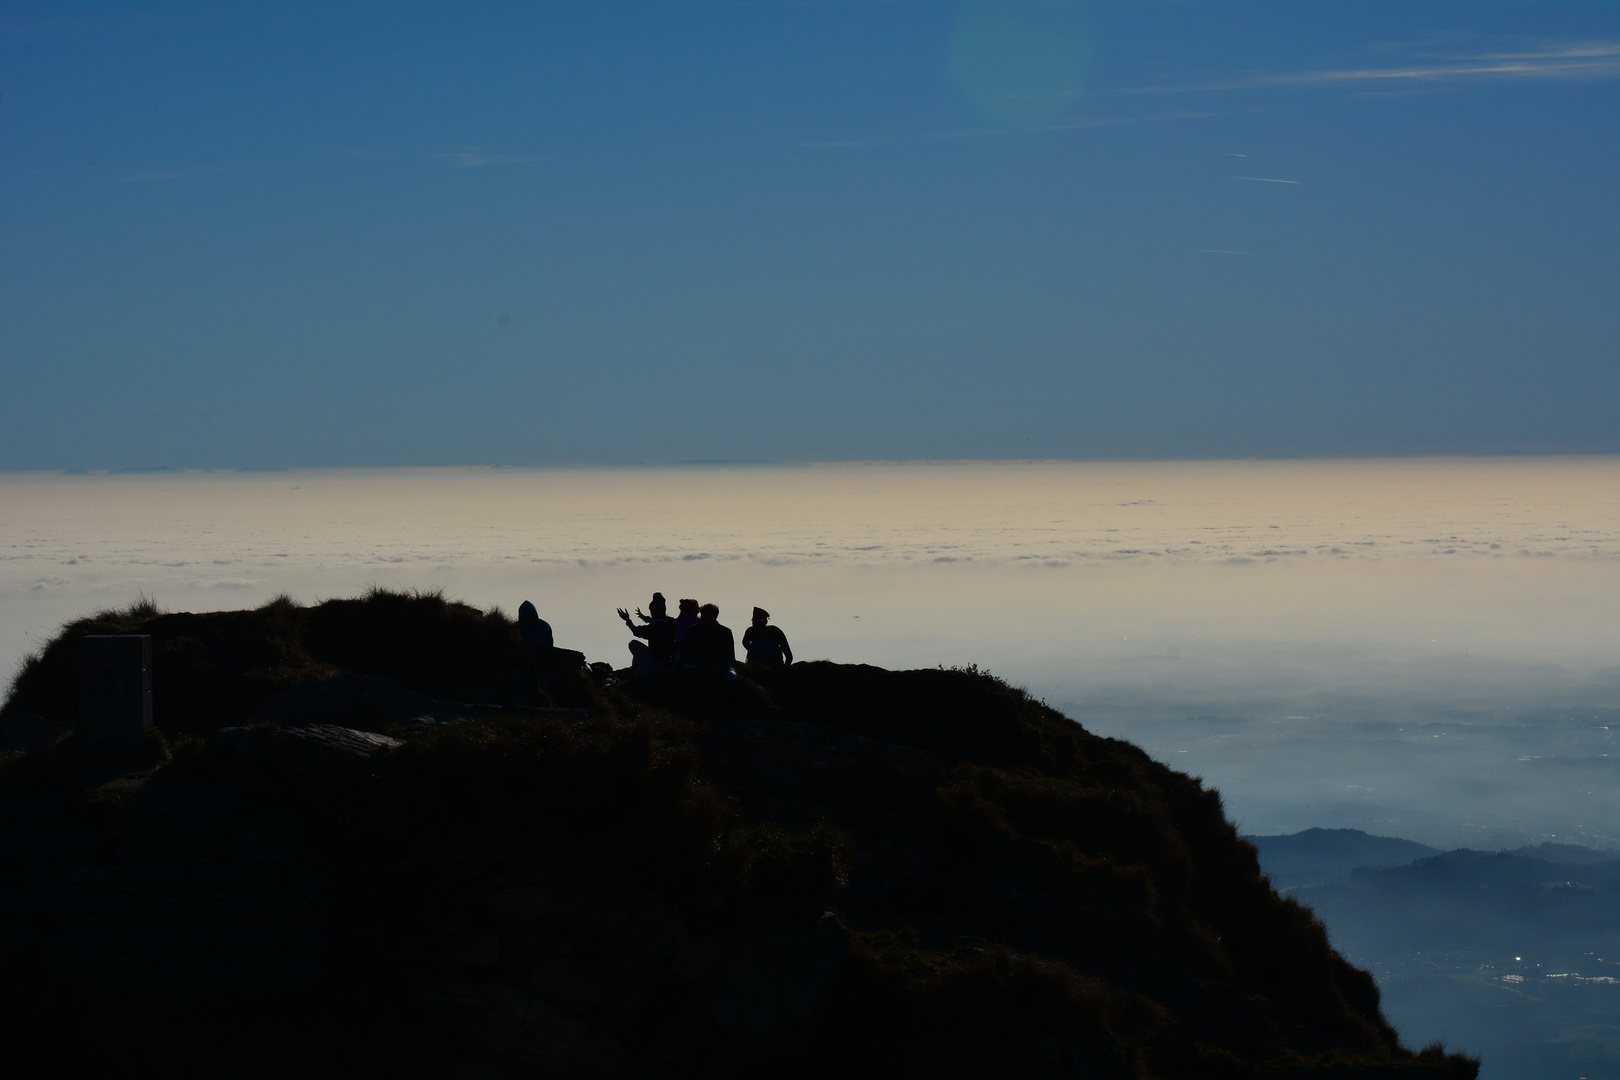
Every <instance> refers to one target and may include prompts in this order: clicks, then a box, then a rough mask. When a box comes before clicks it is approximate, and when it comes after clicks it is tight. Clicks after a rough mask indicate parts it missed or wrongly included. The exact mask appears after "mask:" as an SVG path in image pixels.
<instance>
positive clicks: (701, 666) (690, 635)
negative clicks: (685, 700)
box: [618, 593, 793, 679]
mask: <svg viewBox="0 0 1620 1080" xmlns="http://www.w3.org/2000/svg"><path fill="white" fill-rule="evenodd" d="M618 610H619V618H621V619H623V620H624V625H625V626H627V627H629V628H630V632H631V633H632V634H634V635H635V636H636V640H635V641H632V642H630V673H631V674H632V675H634V676H635V677H636V678H638V679H645V678H650V677H652V676H654V675H657V674H658V673H659V672H661V671H665V670H680V671H687V672H692V673H694V674H697V675H719V676H730V675H731V674H732V670H731V669H732V666H733V665H734V664H736V662H737V643H736V639H735V638H734V637H732V634H731V629H730V628H729V627H726V626H722V625H721V623H720V609H719V608H718V607H717V606H715V605H714V604H704V605H702V606H699V605H698V602H697V601H696V600H682V601H681V605H680V614H678V615H676V616H675V617H674V618H670V616H669V608H668V605H667V603H666V602H665V600H664V594H663V593H653V598H652V601H651V602H650V603H648V605H647V611H646V612H645V613H644V612H643V611H642V610H641V609H640V608H636V617H635V619H632V618H631V617H630V613H629V612H628V611H626V610H625V609H624V608H619V609H618ZM770 618H771V614H770V612H768V611H766V610H765V609H764V608H755V609H754V619H753V625H752V626H750V627H749V628H748V629H747V630H746V631H744V632H743V640H742V643H743V650H744V653H745V655H746V658H747V662H748V663H750V664H772V665H776V666H784V665H787V664H791V663H793V649H792V647H790V646H789V645H788V640H787V635H786V634H784V633H782V628H781V627H779V626H771V625H769V622H770ZM637 619H639V620H640V623H639V624H638V623H637V621H636V620H637Z"/></svg>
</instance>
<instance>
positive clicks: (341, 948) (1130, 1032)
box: [0, 591, 1477, 1080]
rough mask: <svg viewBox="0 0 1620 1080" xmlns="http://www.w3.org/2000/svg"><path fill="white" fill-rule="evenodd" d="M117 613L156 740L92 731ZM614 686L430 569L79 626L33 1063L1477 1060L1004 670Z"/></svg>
mask: <svg viewBox="0 0 1620 1080" xmlns="http://www.w3.org/2000/svg"><path fill="white" fill-rule="evenodd" d="M89 634H143V635H149V636H150V637H151V638H152V644H153V657H154V660H153V667H154V672H153V713H154V718H155V728H154V731H153V733H152V734H151V735H150V737H149V738H148V740H147V743H146V745H145V746H144V747H142V748H140V749H139V750H133V751H129V752H127V754H126V756H125V757H124V758H121V759H120V758H109V757H107V756H105V755H97V754H95V753H92V752H91V751H90V749H89V748H86V747H83V746H79V745H77V743H76V739H75V737H74V736H73V735H72V734H70V732H71V730H72V726H73V723H74V721H75V710H76V701H77V696H76V695H77V687H76V678H77V675H76V672H77V667H76V650H77V648H78V641H79V639H81V638H82V637H84V636H86V635H89ZM740 671H741V675H740V678H739V679H738V681H737V682H736V683H734V684H718V683H717V684H713V685H708V684H703V683H694V682H692V681H690V680H688V679H687V678H686V677H685V676H683V675H681V674H679V673H671V674H669V675H666V676H664V677H661V678H655V679H650V680H643V681H633V680H632V681H621V682H612V681H611V680H610V679H608V678H606V677H604V676H603V675H601V674H600V673H598V675H597V676H596V677H595V678H593V677H592V676H591V674H590V672H589V669H587V668H585V667H583V666H582V665H581V664H580V663H579V662H578V658H577V654H566V653H564V652H562V651H560V650H557V651H554V652H552V653H546V654H543V655H540V654H537V653H536V652H535V651H533V650H529V651H526V650H525V647H524V646H523V644H522V643H521V641H520V639H519V636H518V633H517V631H516V628H515V625H514V624H513V623H512V622H511V621H510V620H508V619H507V618H506V617H505V616H504V615H502V614H501V613H499V612H493V611H491V612H486V611H479V610H477V609H474V608H471V607H468V606H466V605H462V604H457V603H454V602H451V601H447V600H445V599H444V598H443V597H442V596H439V595H436V594H427V595H401V594H396V593H387V592H380V591H378V592H373V593H371V594H369V595H367V596H365V597H362V598H358V599H352V600H337V601H329V602H327V603H324V604H321V605H319V606H315V607H302V606H299V605H297V604H294V603H292V602H291V601H287V600H285V599H282V600H278V601H275V602H273V603H271V604H269V605H267V606H265V607H263V608H260V609H257V610H254V611H238V612H219V613H211V614H186V613H177V614H163V613H161V612H159V611H157V610H156V609H155V608H153V607H152V606H150V605H146V606H143V607H138V608H134V609H130V610H127V611H123V612H111V613H103V614H101V615H97V616H92V617H90V618H88V619H84V620H81V621H79V622H76V623H74V624H72V625H70V626H68V627H67V628H66V629H65V630H64V631H63V632H62V634H61V635H59V636H58V637H57V638H56V639H55V640H53V641H52V642H51V643H50V644H49V645H48V646H47V647H46V648H45V649H44V650H43V651H42V652H41V653H40V654H39V655H38V656H36V657H34V658H32V659H30V661H29V662H28V663H27V664H26V665H25V666H24V667H23V669H22V670H21V671H20V672H19V675H18V677H17V679H16V681H15V684H14V686H13V689H12V693H11V696H10V698H9V699H8V701H7V702H6V704H5V706H4V708H3V709H0V722H3V724H4V727H3V729H0V730H4V731H5V732H7V733H8V734H7V738H8V739H13V738H14V739H16V740H18V741H23V742H26V743H28V748H27V749H26V751H22V752H11V753H9V754H8V755H7V756H6V757H5V758H4V760H3V765H0V830H3V831H0V836H3V840H0V843H3V844H4V847H3V848H0V850H3V852H4V855H0V874H3V875H4V876H3V879H0V880H3V882H4V884H3V886H0V888H3V890H4V893H3V895H4V897H5V904H6V907H5V910H4V921H3V922H0V927H3V933H4V937H3V938H0V953H3V956H0V961H3V962H4V964H5V969H6V970H7V971H8V972H11V973H13V974H12V975H11V976H10V977H8V979H7V980H6V982H7V985H6V988H5V990H6V994H7V995H8V999H9V1000H7V1001H6V1002H5V1003H4V1004H5V1008H4V1009H0V1017H3V1019H0V1025H3V1028H0V1064H10V1065H12V1066H14V1067H19V1066H26V1067H28V1068H35V1069H37V1068H40V1067H42V1065H43V1066H45V1067H49V1068H52V1069H54V1071H56V1072H59V1073H82V1072H84V1071H86V1070H88V1069H90V1068H95V1067H111V1066H114V1065H116V1064H117V1063H118V1062H121V1061H128V1060H131V1059H132V1058H136V1059H139V1060H141V1061H144V1062H146V1063H147V1065H148V1066H149V1067H152V1068H160V1069H161V1071H163V1072H164V1073H165V1074H167V1075H182V1076H192V1075H195V1076H204V1075H208V1076H213V1075H221V1074H222V1073H224V1072H229V1073H230V1074H231V1075H237V1076H254V1075H265V1076H285V1075H290V1074H292V1073H293V1072H294V1071H296V1072H297V1073H299V1074H304V1075H317V1076H321V1075H334V1076H335V1075H340V1074H341V1075H345V1076H354V1075H387V1076H422V1077H440V1076H443V1077H490V1078H494V1077H530V1076H532V1077H586V1076H590V1077H649V1078H651V1077H671V1078H673V1077H743V1076H765V1075H769V1076H786V1077H794V1076H805V1077H808V1076H819V1075H828V1074H832V1073H837V1074H841V1075H857V1076H874V1077H875V1076H885V1077H905V1076H919V1077H921V1076H928V1077H940V1076H947V1077H951V1076H963V1077H967V1076H973V1077H983V1076H1040V1077H1096V1078H1102V1077H1108V1078H1113V1077H1118V1078H1150V1077H1164V1078H1170V1077H1189V1078H1190V1077H1200V1078H1203V1077H1232V1078H1238V1077H1244V1078H1250V1077H1252V1078H1262V1077H1263V1078H1277V1080H1281V1078H1291V1077H1299V1078H1305V1077H1311V1078H1326V1077H1334V1078H1350V1077H1403V1078H1404V1077H1411V1078H1418V1077H1424V1078H1430V1077H1433V1078H1440V1077H1446V1078H1465V1077H1473V1076H1475V1075H1476V1072H1477V1063H1476V1062H1474V1061H1472V1060H1470V1059H1466V1058H1463V1057H1460V1056H1457V1055H1448V1054H1446V1053H1445V1052H1443V1051H1442V1050H1441V1049H1439V1048H1430V1049H1427V1050H1424V1051H1423V1052H1421V1053H1415V1052H1413V1051H1411V1050H1409V1049H1407V1048H1405V1047H1403V1046H1402V1045H1401V1043H1400V1040H1399V1038H1398V1036H1397V1034H1396V1032H1395V1031H1394V1030H1393V1029H1392V1028H1391V1027H1390V1026H1389V1024H1388V1023H1387V1022H1386V1021H1385V1020H1384V1018H1383V1016H1382V1015H1381V1013H1380V1011H1379V997H1378V990H1377V987H1376V986H1375V984H1374V982H1373V980H1372V978H1371V977H1370V976H1369V975H1368V974H1367V973H1366V972H1364V971H1361V970H1359V969H1357V968H1354V967H1352V966H1351V965H1350V964H1348V963H1347V962H1346V961H1345V960H1344V959H1342V958H1341V957H1340V956H1339V955H1338V954H1337V953H1336V952H1334V950H1333V949H1332V948H1331V947H1330V946H1329V944H1328V940H1327V936H1326V934H1325V933H1324V931H1323V929H1322V926H1321V924H1320V923H1319V922H1318V921H1317V920H1316V919H1315V918H1314V917H1313V916H1312V915H1311V913H1310V911H1309V910H1308V909H1306V908H1303V907H1301V906H1300V905H1298V904H1296V903H1295V902H1293V901H1291V900H1288V899H1285V898H1283V897H1280V896H1279V895H1277V893H1276V892H1274V891H1273V890H1272V888H1271V885H1270V883H1269V882H1268V881H1267V879H1266V878H1264V877H1263V876H1262V875H1261V873H1260V869H1259V866H1258V863H1257V861H1256V856H1255V849H1254V848H1253V847H1252V846H1251V845H1250V844H1249V843H1247V842H1245V841H1244V840H1242V839H1241V838H1240V837H1239V836H1238V834H1237V832H1236V831H1235V829H1234V828H1233V826H1232V824H1231V823H1230V822H1229V821H1228V820H1227V819H1226V817H1225V815H1224V813H1223V812H1222V808H1221V802H1220V797H1219V796H1218V794H1217V793H1215V792H1214V791H1211V790H1208V789H1206V788H1204V787H1203V786H1201V785H1200V784H1199V782H1198V781H1196V780H1194V779H1193V778H1191V777H1188V776H1185V775H1183V774H1181V773H1178V772H1175V771H1173V770H1171V769H1169V768H1167V767H1165V766H1163V765H1161V764H1159V763H1157V762H1155V761H1153V760H1151V759H1150V758H1149V757H1148V756H1147V755H1146V754H1145V753H1143V752H1142V751H1141V750H1140V749H1138V748H1137V747H1135V746H1133V745H1131V744H1129V743H1126V742H1122V741H1118V740H1113V739H1104V738H1099V737H1097V736H1094V735H1092V734H1090V733H1088V732H1087V731H1086V730H1085V729H1084V728H1083V727H1082V726H1081V725H1079V724H1077V723H1075V722H1074V721H1073V720H1070V719H1068V718H1067V717H1064V716H1062V715H1061V714H1059V713H1057V712H1055V711H1053V710H1052V709H1050V708H1047V707H1046V706H1045V705H1044V704H1042V703H1040V702H1038V701H1035V700H1032V699H1031V698H1030V697H1029V696H1028V695H1026V694H1024V693H1023V692H1021V691H1019V690H1017V689H1015V688H1013V687H1010V686H1008V685H1007V684H1005V683H1004V682H1002V681H1000V680H998V679H996V678H994V677H993V676H991V675H989V674H987V673H985V672H982V671H979V670H977V669H968V670H923V671H899V672H895V671H885V670H882V669H879V668H875V667H869V666H863V665H843V664H833V663H827V662H812V663H802V664H795V665H793V666H791V667H787V668H755V667H751V666H745V667H743V668H741V669H740Z"/></svg>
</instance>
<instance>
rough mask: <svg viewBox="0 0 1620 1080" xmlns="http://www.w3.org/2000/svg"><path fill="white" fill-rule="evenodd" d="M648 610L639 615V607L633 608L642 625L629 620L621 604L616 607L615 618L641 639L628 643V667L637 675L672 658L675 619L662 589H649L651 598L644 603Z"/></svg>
mask: <svg viewBox="0 0 1620 1080" xmlns="http://www.w3.org/2000/svg"><path fill="white" fill-rule="evenodd" d="M647 609H648V611H650V612H651V613H652V614H650V615H643V614H642V613H641V609H640V608H636V618H638V619H640V620H641V621H642V623H644V624H645V625H642V626H637V625H636V624H635V623H633V622H631V621H630V613H629V612H627V611H625V610H624V608H620V609H619V618H621V619H623V620H624V625H625V626H628V627H629V628H630V632H631V633H632V634H634V635H636V637H638V638H644V639H646V640H645V641H632V642H631V643H630V671H631V672H632V673H633V674H634V675H635V677H636V678H638V679H645V678H649V677H651V676H653V675H656V674H658V673H659V672H660V671H662V670H663V669H664V665H666V664H669V663H671V662H672V661H673V660H674V659H675V620H674V619H672V618H670V617H669V615H668V614H667V608H666V607H665V604H664V594H663V593H653V598H652V602H651V603H649V604H648V605H647Z"/></svg>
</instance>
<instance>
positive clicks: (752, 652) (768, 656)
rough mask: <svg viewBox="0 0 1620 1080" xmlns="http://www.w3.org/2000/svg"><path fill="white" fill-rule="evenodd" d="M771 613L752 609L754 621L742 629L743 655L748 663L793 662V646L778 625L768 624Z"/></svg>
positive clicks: (784, 663) (775, 664) (773, 663)
mask: <svg viewBox="0 0 1620 1080" xmlns="http://www.w3.org/2000/svg"><path fill="white" fill-rule="evenodd" d="M770 618H771V613H770V612H768V611H766V610H765V609H764V608H759V607H757V608H755V609H754V621H753V624H752V625H750V626H749V627H748V629H746V630H744V631H743V640H742V645H743V655H744V656H746V657H747V658H748V662H749V663H750V664H769V665H771V666H772V667H786V666H787V665H789V664H791V663H793V647H792V646H790V645H789V644H788V639H787V635H786V634H784V633H782V628H781V627H780V626H769V625H767V624H768V623H769V622H770Z"/></svg>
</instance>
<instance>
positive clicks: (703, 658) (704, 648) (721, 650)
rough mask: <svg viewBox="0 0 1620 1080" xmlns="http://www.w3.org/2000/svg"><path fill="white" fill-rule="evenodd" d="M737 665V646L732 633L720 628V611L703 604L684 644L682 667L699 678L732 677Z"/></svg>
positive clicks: (712, 606) (715, 607)
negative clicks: (734, 665) (712, 676)
mask: <svg viewBox="0 0 1620 1080" xmlns="http://www.w3.org/2000/svg"><path fill="white" fill-rule="evenodd" d="M736 662H737V642H736V639H735V638H733V637H732V636H731V629H730V628H729V627H726V626H721V625H720V609H719V608H718V607H717V606H715V605H714V604H704V605H703V606H702V607H701V608H699V609H698V621H697V623H696V624H694V625H693V627H692V629H690V630H688V631H687V632H686V640H685V641H683V642H681V667H682V668H684V669H686V670H687V671H693V672H696V673H697V674H699V675H732V671H731V666H732V665H733V664H735V663H736ZM732 677H735V676H734V675H733V676H732Z"/></svg>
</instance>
